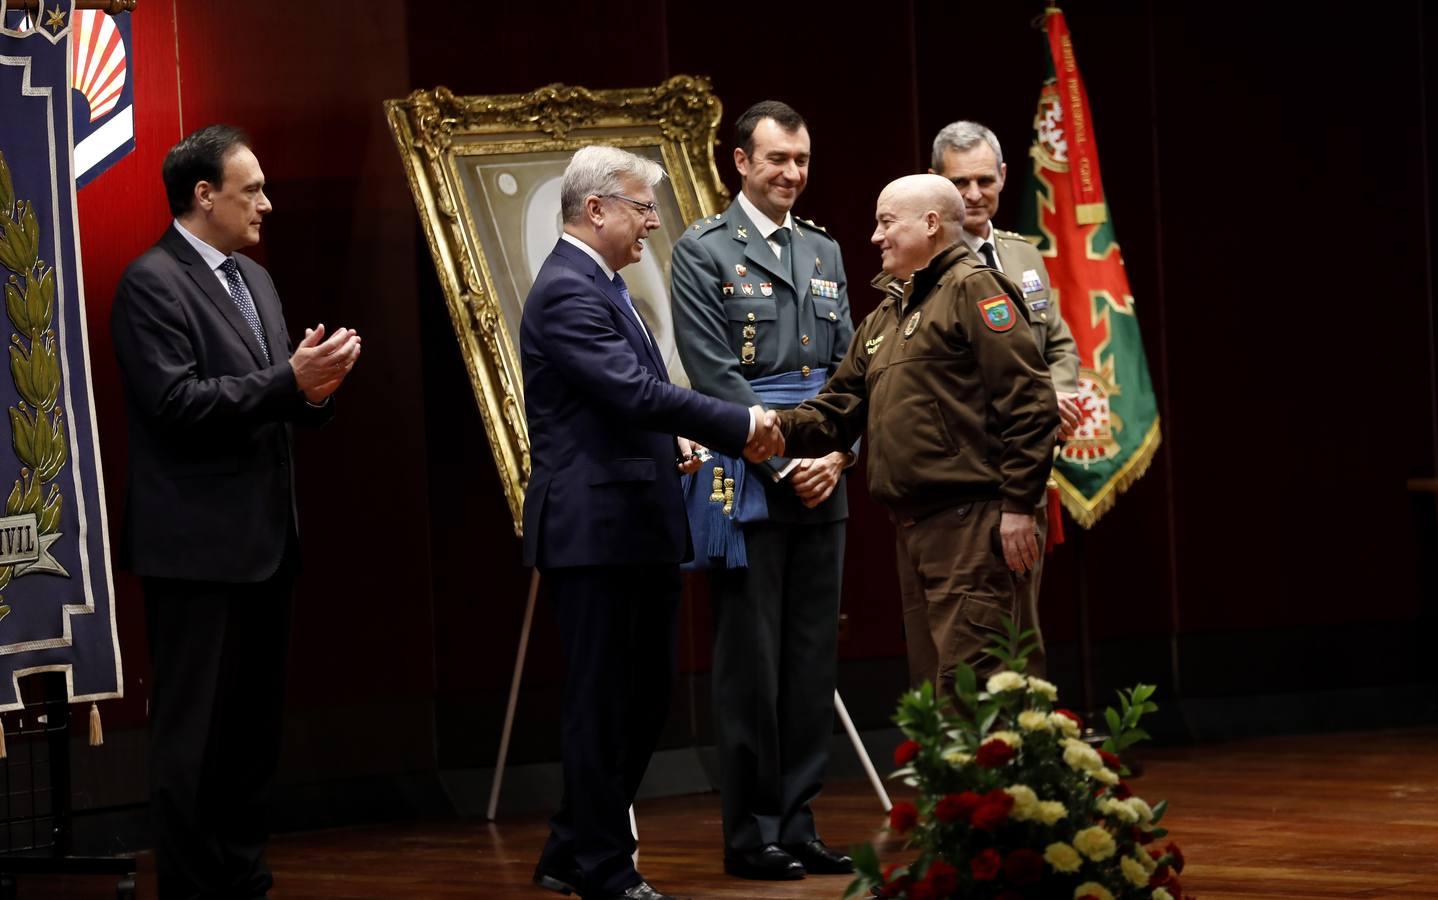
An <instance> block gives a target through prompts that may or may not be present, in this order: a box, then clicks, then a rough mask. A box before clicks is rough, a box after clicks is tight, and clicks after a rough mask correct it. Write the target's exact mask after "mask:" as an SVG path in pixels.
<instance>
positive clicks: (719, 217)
mask: <svg viewBox="0 0 1438 900" xmlns="http://www.w3.org/2000/svg"><path fill="white" fill-rule="evenodd" d="M724 221H725V220H724V214H723V213H716V214H715V215H712V216H705V217H704V218H702V219H697V220H695V222H694V223H693V224H692V225H690V226H689V228H688V229H687V230H688V231H690V232H698V233H699V234H704V233H705V232H709V231H713V230H714V229H715V228H718V227H719V226H720V225H723V224H724Z"/></svg>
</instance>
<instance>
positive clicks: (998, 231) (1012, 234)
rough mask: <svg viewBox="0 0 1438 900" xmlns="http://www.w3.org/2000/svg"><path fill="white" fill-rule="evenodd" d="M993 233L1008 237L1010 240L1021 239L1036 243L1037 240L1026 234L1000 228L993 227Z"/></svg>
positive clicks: (1027, 242)
mask: <svg viewBox="0 0 1438 900" xmlns="http://www.w3.org/2000/svg"><path fill="white" fill-rule="evenodd" d="M994 233H995V234H997V235H998V236H999V237H1003V238H1008V239H1009V240H1011V241H1023V242H1024V243H1026V244H1037V243H1038V241H1037V240H1036V239H1034V238H1031V237H1029V236H1028V235H1026V234H1019V233H1018V232H1017V231H1005V230H1003V229H1002V228H995V229H994Z"/></svg>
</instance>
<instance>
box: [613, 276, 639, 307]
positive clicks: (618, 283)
mask: <svg viewBox="0 0 1438 900" xmlns="http://www.w3.org/2000/svg"><path fill="white" fill-rule="evenodd" d="M614 288H615V290H617V291H619V296H621V297H623V298H624V302H625V303H629V304H633V302H634V301H633V300H631V299H629V285H627V284H625V283H624V276H623V275H620V274H619V273H618V272H615V273H614Z"/></svg>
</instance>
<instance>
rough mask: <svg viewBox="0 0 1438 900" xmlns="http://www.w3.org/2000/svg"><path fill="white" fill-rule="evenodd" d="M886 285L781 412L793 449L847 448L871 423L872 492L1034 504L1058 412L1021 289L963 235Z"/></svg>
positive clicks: (926, 501) (910, 503) (897, 501)
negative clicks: (804, 397)
mask: <svg viewBox="0 0 1438 900" xmlns="http://www.w3.org/2000/svg"><path fill="white" fill-rule="evenodd" d="M877 283H878V282H877V281H876V284H877ZM880 287H881V289H882V287H883V286H882V285H880ZM885 293H886V295H887V296H886V298H885V300H884V302H883V303H882V304H880V306H879V308H878V309H876V310H874V311H873V312H872V313H870V314H869V316H868V317H867V318H865V319H864V321H863V322H862V323H861V324H860V325H859V329H858V332H857V333H856V334H855V335H854V343H853V345H852V346H850V348H849V353H848V355H846V356H845V357H844V361H843V362H842V363H840V365H839V368H838V371H837V372H836V373H835V374H834V376H833V377H832V378H831V379H830V380H829V383H828V384H827V385H826V386H825V389H824V392H823V393H821V394H820V395H819V396H817V397H815V398H814V399H812V400H809V401H808V402H806V403H804V404H803V405H801V406H799V407H798V408H797V409H794V410H792V411H788V412H783V413H780V421H781V423H782V427H783V429H784V437H785V441H786V442H787V447H788V450H789V452H790V453H793V454H795V455H803V456H809V455H817V454H818V453H822V452H826V451H828V450H832V449H836V448H841V447H845V446H848V445H849V444H850V443H851V442H852V441H853V440H854V439H855V438H857V437H858V436H859V435H860V434H861V433H862V432H863V431H864V429H865V427H866V426H867V429H868V435H869V452H868V459H867V468H868V475H869V492H870V493H871V494H872V495H873V497H874V499H875V500H878V501H879V502H880V503H883V504H884V505H885V506H888V507H889V508H890V509H892V510H894V511H895V512H897V513H899V514H901V515H923V514H925V513H928V512H933V511H935V510H939V509H943V508H945V507H948V506H952V505H955V504H958V503H965V502H970V501H973V500H983V499H1002V500H1003V505H1004V510H1005V511H1008V512H1018V513H1027V514H1032V513H1033V511H1034V508H1035V507H1036V506H1037V505H1038V503H1039V500H1040V499H1041V498H1042V497H1043V495H1044V485H1045V484H1046V483H1047V481H1048V475H1049V467H1050V464H1051V459H1052V454H1053V444H1054V435H1055V432H1056V431H1057V429H1058V425H1059V418H1058V404H1057V401H1056V400H1055V397H1054V388H1053V383H1052V381H1050V379H1049V374H1048V367H1047V366H1046V365H1045V364H1044V361H1043V357H1042V356H1040V355H1039V350H1038V346H1037V344H1036V343H1035V342H1034V335H1033V332H1032V330H1031V329H1030V328H1029V324H1028V319H1027V317H1026V315H1025V313H1024V312H1023V311H1021V310H1020V309H1019V308H1018V305H1017V304H1016V302H1015V300H1014V298H1015V297H1018V296H1020V293H1019V290H1018V288H1017V287H1015V286H1014V285H1013V284H1011V283H1010V282H1009V281H1008V279H1007V278H1005V277H1004V275H1003V274H1002V273H1000V272H997V271H995V270H993V269H990V268H989V267H987V266H985V265H983V264H982V263H980V262H979V261H978V259H977V258H976V257H975V256H974V254H973V253H972V252H971V251H970V250H969V249H968V248H967V247H966V246H964V244H962V243H958V244H955V245H954V246H952V247H950V248H949V249H947V250H945V251H943V252H942V253H940V254H939V255H938V256H936V257H935V258H934V259H933V260H932V261H931V262H930V263H929V265H928V266H927V267H925V268H924V269H921V270H920V271H918V272H916V273H914V278H913V280H912V281H910V283H909V284H907V285H904V287H903V292H902V295H901V296H899V297H896V296H894V294H893V293H891V292H890V291H887V290H886V291H885Z"/></svg>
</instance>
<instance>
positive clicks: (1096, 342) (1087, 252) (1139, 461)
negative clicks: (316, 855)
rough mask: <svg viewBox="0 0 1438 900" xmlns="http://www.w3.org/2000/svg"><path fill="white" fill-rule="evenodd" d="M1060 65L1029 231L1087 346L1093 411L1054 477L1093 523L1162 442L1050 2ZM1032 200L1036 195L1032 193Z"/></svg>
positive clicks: (1045, 119)
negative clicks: (1160, 441)
mask: <svg viewBox="0 0 1438 900" xmlns="http://www.w3.org/2000/svg"><path fill="white" fill-rule="evenodd" d="M1044 30H1045V31H1046V32H1047V35H1048V43H1049V48H1050V51H1051V54H1050V59H1051V66H1050V70H1049V73H1048V78H1047V79H1046V80H1045V81H1044V85H1043V89H1042V90H1041V91H1040V92H1039V103H1038V112H1037V114H1036V115H1035V116H1034V142H1033V147H1032V149H1031V150H1030V151H1029V155H1030V156H1031V157H1033V174H1032V179H1031V182H1030V184H1029V186H1028V188H1027V189H1026V190H1025V192H1024V195H1023V196H1024V198H1025V200H1024V203H1023V207H1022V208H1023V210H1024V212H1023V221H1022V222H1021V224H1020V228H1021V230H1022V231H1023V232H1024V233H1025V234H1027V235H1031V236H1033V237H1034V239H1035V240H1036V241H1037V242H1038V246H1039V251H1040V252H1041V253H1042V254H1043V256H1044V264H1045V265H1046V266H1047V267H1048V270H1049V279H1050V282H1051V284H1052V288H1053V296H1054V297H1055V298H1056V299H1057V302H1058V306H1059V308H1060V310H1061V311H1062V313H1063V317H1064V321H1065V322H1067V323H1068V326H1069V329H1070V330H1071V331H1072V332H1073V336H1074V341H1075V343H1076V344H1077V345H1078V353H1079V403H1080V404H1081V405H1082V406H1083V408H1084V412H1085V414H1086V415H1085V419H1084V422H1083V425H1082V427H1081V428H1079V430H1078V432H1077V433H1076V434H1075V435H1074V437H1072V438H1071V439H1069V440H1067V441H1065V442H1064V443H1063V445H1062V446H1061V447H1060V449H1059V456H1058V460H1057V461H1056V463H1055V465H1054V479H1055V480H1056V481H1057V482H1058V484H1059V491H1060V494H1061V495H1062V498H1063V504H1064V508H1065V509H1067V510H1068V511H1069V515H1071V516H1073V518H1074V520H1075V521H1077V522H1078V523H1079V524H1080V525H1082V526H1083V527H1085V528H1089V527H1092V525H1093V523H1094V522H1096V521H1098V519H1099V517H1101V516H1102V515H1103V514H1104V513H1106V512H1108V510H1109V509H1111V508H1112V507H1113V504H1114V502H1115V500H1116V499H1117V498H1118V495H1119V494H1121V493H1122V492H1124V491H1125V490H1127V489H1128V486H1129V485H1131V484H1133V482H1135V481H1137V480H1138V479H1139V477H1140V476H1142V475H1143V473H1144V472H1146V471H1147V470H1148V466H1149V463H1150V462H1152V461H1153V455H1154V452H1155V451H1156V450H1157V449H1158V445H1159V440H1160V438H1159V426H1158V405H1157V400H1156V398H1155V396H1154V391H1153V383H1152V382H1151V381H1150V380H1149V375H1148V361H1147V360H1146V359H1145V358H1144V353H1143V341H1142V340H1141V338H1140V335H1139V329H1138V319H1137V317H1136V316H1135V315H1134V302H1133V293H1132V292H1131V291H1130V290H1129V286H1128V275H1127V273H1125V272H1124V268H1123V257H1122V255H1120V253H1119V247H1118V239H1117V238H1116V237H1115V235H1114V229H1113V222H1112V220H1111V219H1110V217H1109V213H1108V203H1107V202H1106V201H1105V199H1104V193H1103V179H1102V178H1101V177H1100V175H1099V163H1098V147H1097V145H1096V144H1095V142H1094V123H1093V116H1092V114H1091V109H1090V107H1089V102H1088V93H1087V91H1086V90H1085V89H1084V83H1083V78H1082V77H1081V76H1080V75H1079V69H1078V59H1077V57H1076V56H1075V55H1074V47H1073V41H1072V40H1071V39H1070V36H1069V30H1068V25H1067V24H1066V23H1065V22H1064V15H1063V12H1062V11H1060V10H1059V9H1057V8H1052V7H1051V8H1049V9H1047V10H1045V17H1044ZM1029 197H1032V198H1033V201H1032V202H1029V201H1028V198H1029Z"/></svg>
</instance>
